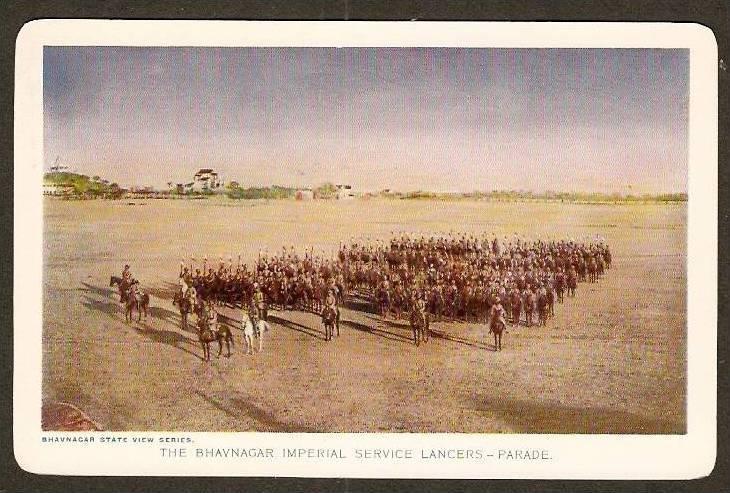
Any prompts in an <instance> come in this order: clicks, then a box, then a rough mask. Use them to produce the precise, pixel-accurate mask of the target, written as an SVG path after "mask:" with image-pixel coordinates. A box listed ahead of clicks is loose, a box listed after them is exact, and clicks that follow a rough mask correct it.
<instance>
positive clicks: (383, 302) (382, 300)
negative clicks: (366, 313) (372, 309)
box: [376, 287, 390, 318]
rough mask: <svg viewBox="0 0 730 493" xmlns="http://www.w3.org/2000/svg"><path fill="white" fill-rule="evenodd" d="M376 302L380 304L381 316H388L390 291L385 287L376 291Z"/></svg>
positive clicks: (379, 311)
mask: <svg viewBox="0 0 730 493" xmlns="http://www.w3.org/2000/svg"><path fill="white" fill-rule="evenodd" d="M376 302H377V305H378V313H379V314H380V316H381V317H383V318H386V317H387V316H388V312H389V311H390V291H389V290H388V289H386V288H384V287H382V288H380V289H379V290H378V291H377V292H376Z"/></svg>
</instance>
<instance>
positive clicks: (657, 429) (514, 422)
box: [474, 398, 686, 435]
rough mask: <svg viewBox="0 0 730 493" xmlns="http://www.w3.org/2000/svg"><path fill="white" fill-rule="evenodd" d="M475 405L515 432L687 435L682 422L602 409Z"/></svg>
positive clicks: (504, 403)
mask: <svg viewBox="0 0 730 493" xmlns="http://www.w3.org/2000/svg"><path fill="white" fill-rule="evenodd" d="M474 405H475V409H476V410H478V411H480V412H483V413H489V414H493V415H496V416H497V417H498V418H499V419H500V420H502V421H504V422H505V423H507V424H508V425H509V426H510V428H511V429H512V431H514V432H515V433H581V434H609V433H613V434H622V433H631V434H658V435H667V434H682V433H686V428H685V424H684V423H680V422H674V421H668V420H657V419H651V418H646V417H644V416H641V415H639V414H634V413H629V412H626V411H621V410H617V409H610V408H604V407H602V408H589V409H586V408H584V407H574V406H566V405H562V404H560V403H556V402H552V403H551V402H545V403H539V402H527V401H518V400H509V399H504V398H500V399H495V400H489V399H482V400H477V401H475V402H474ZM576 430H579V431H576Z"/></svg>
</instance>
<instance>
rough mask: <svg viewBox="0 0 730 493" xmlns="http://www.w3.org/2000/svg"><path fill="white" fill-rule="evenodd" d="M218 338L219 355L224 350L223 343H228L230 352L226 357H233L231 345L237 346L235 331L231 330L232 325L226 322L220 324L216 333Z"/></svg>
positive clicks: (227, 346)
mask: <svg viewBox="0 0 730 493" xmlns="http://www.w3.org/2000/svg"><path fill="white" fill-rule="evenodd" d="M215 337H216V339H218V357H220V355H221V353H222V352H223V343H225V344H226V351H227V352H228V354H227V355H226V358H230V357H231V347H232V346H235V344H234V342H233V333H232V332H231V329H230V327H228V326H227V325H224V324H220V325H219V326H218V330H217V331H216V333H215Z"/></svg>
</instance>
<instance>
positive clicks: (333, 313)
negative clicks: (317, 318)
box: [322, 307, 340, 341]
mask: <svg viewBox="0 0 730 493" xmlns="http://www.w3.org/2000/svg"><path fill="white" fill-rule="evenodd" d="M338 318H339V317H338V314H337V310H335V309H334V308H330V307H325V308H324V310H322V325H324V340H325V341H330V340H332V335H333V333H334V330H335V327H337V335H338V336H339V335H340V328H339V324H338V323H337V322H338V320H337V319H338Z"/></svg>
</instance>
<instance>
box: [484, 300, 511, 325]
mask: <svg viewBox="0 0 730 493" xmlns="http://www.w3.org/2000/svg"><path fill="white" fill-rule="evenodd" d="M505 315H506V312H505V310H504V307H503V306H502V303H501V301H500V300H499V298H497V299H496V302H495V303H494V304H493V305H492V308H490V309H489V323H488V325H489V332H493V330H492V327H494V324H495V322H501V323H502V326H503V327H507V322H506V321H505Z"/></svg>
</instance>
